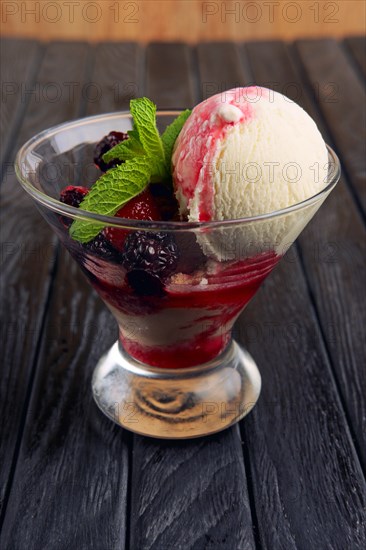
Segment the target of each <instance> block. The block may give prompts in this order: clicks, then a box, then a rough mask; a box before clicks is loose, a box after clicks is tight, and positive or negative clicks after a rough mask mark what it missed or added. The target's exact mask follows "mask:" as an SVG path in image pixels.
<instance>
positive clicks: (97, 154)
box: [94, 132, 128, 172]
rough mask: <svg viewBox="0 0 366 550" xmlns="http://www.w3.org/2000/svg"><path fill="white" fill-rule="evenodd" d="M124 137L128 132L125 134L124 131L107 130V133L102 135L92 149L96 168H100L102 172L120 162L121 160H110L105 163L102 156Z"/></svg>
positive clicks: (126, 136) (123, 139)
mask: <svg viewBox="0 0 366 550" xmlns="http://www.w3.org/2000/svg"><path fill="white" fill-rule="evenodd" d="M126 139H128V134H125V133H124V132H109V134H108V135H107V136H104V138H103V139H102V140H101V141H100V142H99V143H98V144H97V145H96V147H95V149H94V162H95V164H96V165H97V166H98V168H100V169H101V170H102V172H106V171H107V170H110V169H111V168H114V166H117V165H118V164H122V162H123V161H122V160H112V161H111V162H108V163H106V162H104V160H103V158H102V157H103V155H104V154H105V153H106V152H107V151H109V150H110V149H112V148H113V147H114V146H115V145H118V143H121V142H122V141H125V140H126Z"/></svg>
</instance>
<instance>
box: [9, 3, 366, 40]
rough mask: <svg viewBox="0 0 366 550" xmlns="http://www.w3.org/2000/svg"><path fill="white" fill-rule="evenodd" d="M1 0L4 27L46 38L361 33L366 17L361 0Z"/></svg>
mask: <svg viewBox="0 0 366 550" xmlns="http://www.w3.org/2000/svg"><path fill="white" fill-rule="evenodd" d="M3 4H4V5H3V7H2V21H3V23H4V25H3V29H2V32H3V33H4V34H5V33H6V34H7V35H13V36H18V37H19V36H27V37H36V38H39V39H42V40H54V39H56V38H63V39H68V40H78V39H83V40H92V41H99V40H112V41H115V40H135V41H137V42H143V43H147V42H150V41H152V40H162V41H168V42H170V41H174V40H184V41H185V42H190V43H192V42H198V41H204V40H206V41H207V40H244V39H246V40H251V39H254V40H258V39H270V38H277V39H279V38H280V39H283V40H286V39H293V38H297V37H299V36H302V37H314V36H323V37H324V36H345V35H348V34H362V33H363V32H364V21H365V4H364V2H362V1H361V0H335V1H334V2H328V1H327V0H318V1H317V2H310V1H309V0H298V1H297V2H288V1H287V0H277V1H276V2H267V3H264V2H261V1H259V0H255V1H252V0H241V1H240V2H239V1H237V0H225V1H221V0H218V1H214V2H207V1H205V0H154V1H152V0H132V1H130V0H94V1H93V2H90V3H86V2H80V3H76V2H75V3H72V4H68V3H60V2H58V3H57V2H54V3H50V4H45V3H44V2H36V3H34V2H33V1H32V0H24V1H22V2H21V3H20V5H19V3H18V2H15V3H14V2H3ZM55 4H56V7H55ZM57 4H58V7H57Z"/></svg>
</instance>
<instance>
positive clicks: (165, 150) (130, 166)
mask: <svg viewBox="0 0 366 550" xmlns="http://www.w3.org/2000/svg"><path fill="white" fill-rule="evenodd" d="M130 111H131V115H132V117H133V129H132V130H130V131H128V132H127V134H128V139H121V141H120V142H118V143H116V144H115V145H114V146H113V147H112V148H111V149H109V150H107V151H106V152H105V153H104V154H102V156H101V160H100V158H99V156H98V155H99V152H98V151H99V149H100V151H102V150H103V149H104V148H107V147H108V146H109V145H111V144H114V141H113V139H112V138H115V137H116V135H114V136H111V138H110V139H109V137H108V136H107V138H104V139H103V140H102V142H101V144H100V147H99V149H98V151H97V155H96V156H97V161H98V163H99V165H100V164H101V162H102V163H105V166H109V165H110V163H112V164H113V166H112V168H110V169H109V170H107V172H105V173H104V174H103V175H102V176H101V177H100V178H99V179H98V180H97V181H96V182H95V183H94V184H93V186H92V187H91V189H90V190H89V193H88V194H87V195H85V197H84V199H83V200H82V202H81V203H80V204H79V206H80V208H82V209H83V210H87V211H88V212H94V213H96V214H102V215H105V216H114V215H115V214H116V213H117V212H118V211H119V210H120V209H121V208H122V207H123V206H124V205H126V204H127V203H128V202H129V201H131V199H133V198H134V197H137V196H138V195H140V194H141V193H142V192H143V191H144V190H145V189H146V188H147V187H148V185H149V184H150V183H154V182H159V183H166V184H167V185H171V181H172V175H171V156H172V151H173V147H174V143H175V140H176V138H177V136H178V134H179V132H180V130H181V129H182V127H183V125H184V123H185V121H186V120H187V118H188V117H189V115H190V113H191V111H190V110H189V109H187V110H185V111H183V112H182V113H181V114H180V115H179V116H178V117H177V118H176V119H175V120H174V121H173V122H172V123H171V124H170V125H169V126H168V127H167V128H166V130H165V131H164V132H163V134H161V135H160V134H159V131H158V129H157V126H156V105H154V103H153V102H152V101H151V100H150V99H148V98H146V97H143V98H139V99H132V100H131V102H130ZM115 134H117V138H118V133H117V132H116V133H115ZM117 162H120V163H121V164H116V163H117ZM103 166H104V164H103ZM102 229H103V224H101V223H100V222H90V221H85V220H82V219H76V220H74V222H73V223H72V225H71V226H70V235H71V237H72V238H73V239H75V240H77V241H79V242H81V243H87V242H89V241H91V240H92V239H93V238H94V237H96V236H97V235H98V233H100V231H101V230H102Z"/></svg>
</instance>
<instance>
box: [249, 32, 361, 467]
mask: <svg viewBox="0 0 366 550" xmlns="http://www.w3.org/2000/svg"><path fill="white" fill-rule="evenodd" d="M247 49H248V53H249V58H250V60H251V62H252V64H253V67H254V68H255V70H254V72H255V76H256V80H257V82H258V83H259V84H262V85H265V84H270V85H271V87H273V88H275V89H277V90H278V91H282V92H284V93H287V94H289V95H290V97H291V98H292V99H294V100H296V101H298V102H299V103H300V105H301V106H302V107H304V108H305V110H306V111H307V112H308V113H309V114H310V115H311V116H312V117H313V118H314V120H315V121H316V122H317V124H318V126H319V129H320V131H321V132H322V134H323V136H324V139H325V140H326V141H327V142H331V141H332V140H331V137H330V136H329V133H328V132H327V129H326V127H325V125H324V124H323V123H322V118H321V116H320V114H319V111H318V109H317V108H316V107H315V105H314V103H313V102H312V101H311V99H310V94H309V93H308V92H307V88H306V85H305V83H304V82H303V81H302V79H301V75H300V74H299V72H298V70H297V67H298V64H297V61H296V58H294V57H293V56H291V55H290V53H291V52H292V49H289V50H288V49H286V47H285V46H284V44H282V43H280V42H274V43H273V42H271V43H270V44H268V43H261V44H256V45H255V47H254V45H248V46H247ZM288 83H290V85H288ZM341 162H342V157H341ZM344 180H345V178H344V177H343V178H342V179H341V181H340V183H339V184H338V186H337V188H336V190H335V191H334V192H333V193H332V195H331V196H330V197H329V198H328V200H327V202H326V204H325V205H324V207H323V208H322V209H321V214H319V215H318V216H317V217H316V218H315V219H314V220H313V221H312V223H311V224H310V225H309V227H308V228H307V229H306V230H305V231H304V233H303V234H302V235H301V236H300V239H299V243H300V247H301V254H302V256H303V260H304V264H305V269H306V273H307V277H308V278H309V283H310V286H311V291H312V293H313V296H314V299H315V306H316V310H317V315H318V316H319V319H320V323H321V327H322V331H323V333H324V337H325V341H326V344H327V348H328V353H329V354H330V357H331V360H332V367H333V372H334V374H335V376H336V379H337V384H338V387H339V391H340V394H341V396H342V401H343V402H344V406H345V408H346V411H347V416H348V417H349V419H350V422H351V429H352V431H353V432H354V434H355V437H356V443H357V447H358V449H359V451H360V453H361V460H362V462H363V465H364V466H366V439H365V437H366V436H365V434H366V424H365V422H366V403H365V399H364V396H365V395H366V377H365V373H364V371H363V369H360V362H361V363H362V362H363V359H362V358H363V357H365V343H364V337H363V326H364V324H365V321H366V311H365V310H366V307H365V300H364V299H362V296H363V275H364V269H365V268H364V261H363V259H364V257H365V253H366V250H365V244H364V242H365V238H364V237H365V229H364V226H363V224H362V221H361V220H360V217H359V215H358V212H357V209H356V207H355V205H354V203H353V201H352V199H351V197H350V194H349V192H348V189H347V186H346V184H345V181H344ZM356 296H358V297H359V298H358V299H357V300H356V299H355V297H356ZM335 298H336V299H335Z"/></svg>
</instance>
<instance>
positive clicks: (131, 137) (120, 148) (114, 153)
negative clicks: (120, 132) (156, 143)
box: [103, 130, 145, 164]
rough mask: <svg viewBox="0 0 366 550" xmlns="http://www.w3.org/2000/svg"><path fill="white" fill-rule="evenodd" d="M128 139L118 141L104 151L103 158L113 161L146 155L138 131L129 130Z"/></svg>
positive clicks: (105, 160)
mask: <svg viewBox="0 0 366 550" xmlns="http://www.w3.org/2000/svg"><path fill="white" fill-rule="evenodd" d="M127 133H128V139H126V140H125V141H122V142H121V143H118V145H115V146H114V147H112V149H110V150H109V151H107V152H106V153H104V155H103V160H104V162H105V163H107V164H108V162H111V161H112V160H122V161H125V160H130V159H133V158H135V157H138V156H144V155H145V151H144V149H143V147H142V145H141V143H140V142H139V139H138V133H137V132H135V131H134V130H129V131H128V132H127Z"/></svg>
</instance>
